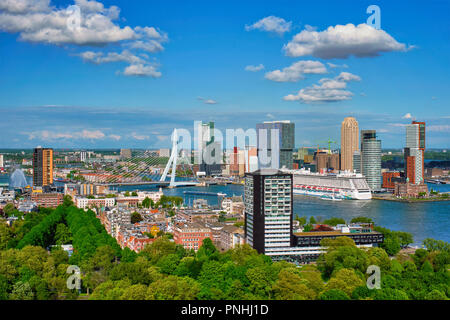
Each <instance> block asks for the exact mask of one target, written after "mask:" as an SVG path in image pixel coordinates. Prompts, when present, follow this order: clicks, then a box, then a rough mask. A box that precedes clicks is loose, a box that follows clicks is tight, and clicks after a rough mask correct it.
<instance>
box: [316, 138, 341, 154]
mask: <svg viewBox="0 0 450 320" xmlns="http://www.w3.org/2000/svg"><path fill="white" fill-rule="evenodd" d="M316 143H317V151H319V143H327V144H328V154H331V144H332V143H333V144H337V142H336V141H333V140H331V139H330V138H328V140H326V141H317V142H316Z"/></svg>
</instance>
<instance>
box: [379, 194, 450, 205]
mask: <svg viewBox="0 0 450 320" xmlns="http://www.w3.org/2000/svg"><path fill="white" fill-rule="evenodd" d="M372 199H373V200H384V201H395V202H407V203H418V202H440V201H450V198H440V197H432V198H397V197H395V196H393V195H390V194H389V195H377V196H373V195H372Z"/></svg>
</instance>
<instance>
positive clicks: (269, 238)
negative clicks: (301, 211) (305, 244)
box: [244, 169, 293, 254]
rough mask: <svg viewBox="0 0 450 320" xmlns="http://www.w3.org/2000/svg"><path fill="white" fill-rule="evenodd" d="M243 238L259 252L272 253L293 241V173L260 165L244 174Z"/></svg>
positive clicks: (288, 245)
mask: <svg viewBox="0 0 450 320" xmlns="http://www.w3.org/2000/svg"><path fill="white" fill-rule="evenodd" d="M244 202H245V226H244V230H245V238H246V240H247V243H248V244H249V245H250V246H252V247H253V248H254V249H256V250H257V251H258V252H259V253H266V254H267V253H272V254H275V253H276V252H277V251H279V250H281V249H282V248H289V247H290V246H291V244H292V241H293V234H292V222H293V220H292V219H293V214H292V212H293V204H292V174H288V173H283V172H281V171H279V170H277V169H260V170H257V171H255V172H252V173H246V174H245V186H244Z"/></svg>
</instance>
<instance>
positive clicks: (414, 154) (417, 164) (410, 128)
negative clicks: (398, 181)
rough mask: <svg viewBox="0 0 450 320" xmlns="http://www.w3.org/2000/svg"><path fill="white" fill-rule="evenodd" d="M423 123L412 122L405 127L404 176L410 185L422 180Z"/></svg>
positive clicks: (423, 154) (423, 153)
mask: <svg viewBox="0 0 450 320" xmlns="http://www.w3.org/2000/svg"><path fill="white" fill-rule="evenodd" d="M424 156H425V122H417V121H413V122H412V123H411V124H409V125H407V126H406V147H405V149H404V157H405V175H406V177H407V178H408V179H409V182H410V183H413V184H420V183H422V182H423V180H424Z"/></svg>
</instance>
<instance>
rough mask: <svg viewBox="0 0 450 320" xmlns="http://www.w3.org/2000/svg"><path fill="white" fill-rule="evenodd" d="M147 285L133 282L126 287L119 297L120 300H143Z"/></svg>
mask: <svg viewBox="0 0 450 320" xmlns="http://www.w3.org/2000/svg"><path fill="white" fill-rule="evenodd" d="M147 290H148V288H147V286H146V285H143V284H135V285H132V286H130V287H128V288H126V289H125V290H124V292H123V294H122V296H121V297H120V299H121V300H144V299H145V298H146V296H147Z"/></svg>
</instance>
